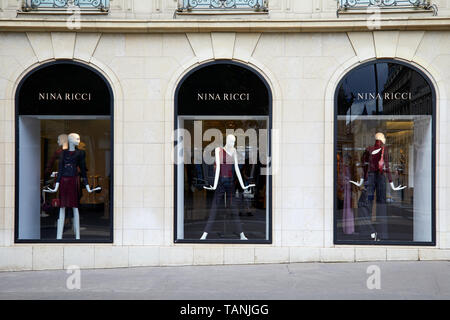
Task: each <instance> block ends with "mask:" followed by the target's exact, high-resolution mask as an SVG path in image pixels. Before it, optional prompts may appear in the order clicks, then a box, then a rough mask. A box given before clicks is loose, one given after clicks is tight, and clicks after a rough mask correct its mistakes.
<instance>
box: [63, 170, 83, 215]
mask: <svg viewBox="0 0 450 320" xmlns="http://www.w3.org/2000/svg"><path fill="white" fill-rule="evenodd" d="M59 200H60V202H61V204H60V206H61V208H78V205H79V203H80V181H79V179H78V177H61V181H60V183H59Z"/></svg>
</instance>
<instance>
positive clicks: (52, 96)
mask: <svg viewBox="0 0 450 320" xmlns="http://www.w3.org/2000/svg"><path fill="white" fill-rule="evenodd" d="M38 99H39V101H91V93H81V92H65V93H58V92H39V98H38Z"/></svg>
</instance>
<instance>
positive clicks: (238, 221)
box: [225, 181, 248, 240]
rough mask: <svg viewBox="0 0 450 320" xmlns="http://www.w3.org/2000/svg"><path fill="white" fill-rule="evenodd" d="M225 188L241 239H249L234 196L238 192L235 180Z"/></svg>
mask: <svg viewBox="0 0 450 320" xmlns="http://www.w3.org/2000/svg"><path fill="white" fill-rule="evenodd" d="M225 190H226V192H227V202H228V203H230V209H231V214H232V219H233V223H234V226H235V230H236V231H237V233H239V237H240V239H241V240H248V239H247V237H246V236H245V234H244V232H243V230H242V224H241V219H240V218H239V208H238V204H237V199H236V197H235V196H234V195H235V192H236V189H235V187H234V181H230V183H229V184H227V185H226V186H225Z"/></svg>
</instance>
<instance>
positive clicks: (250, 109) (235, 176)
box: [174, 60, 272, 243]
mask: <svg viewBox="0 0 450 320" xmlns="http://www.w3.org/2000/svg"><path fill="white" fill-rule="evenodd" d="M271 108H272V94H271V91H270V88H269V85H268V84H267V82H266V81H265V80H264V78H263V77H262V76H261V75H260V74H258V73H257V72H255V71H254V70H253V69H251V68H249V67H248V66H246V65H244V64H241V63H237V62H234V61H229V60H218V61H214V62H210V63H206V64H204V65H201V66H199V67H197V68H195V69H194V70H192V71H191V72H189V73H188V74H187V75H185V76H184V77H183V79H182V80H181V81H180V83H179V85H178V87H177V90H176V93H175V119H174V120H175V129H176V130H177V137H176V141H175V149H176V157H175V159H176V163H175V181H174V184H175V203H174V207H175V233H174V237H175V241H176V242H205V241H206V242H224V243H236V242H238V243H270V242H271V241H272V234H271V203H272V200H271V196H272V193H271V183H272V180H271V176H270V155H271V154H270V152H271V149H270V130H271V127H272V113H271ZM230 135H232V136H234V137H235V139H236V141H235V143H234V145H235V150H236V152H235V155H236V159H237V162H236V163H237V164H238V170H235V166H234V163H235V160H234V159H235V158H234V153H233V151H231V152H230V154H227V153H225V150H224V149H223V147H224V145H225V144H226V143H227V141H228V140H227V138H228V137H229V136H230ZM225 149H227V148H225ZM227 150H230V149H227ZM231 150H233V149H232V148H231ZM216 153H217V154H216ZM217 159H219V161H221V162H219V170H218V171H217V172H216V170H215V168H217V166H216V160H217ZM227 159H228V160H229V161H231V162H232V163H231V166H228V167H227V164H228V163H227V161H226V160H227ZM216 175H217V188H216V189H215V190H207V189H205V188H204V187H207V188H208V187H209V186H214V183H215V178H216ZM240 178H242V184H243V185H244V187H247V186H248V185H255V186H253V187H250V188H248V189H243V188H242V184H241V183H240Z"/></svg>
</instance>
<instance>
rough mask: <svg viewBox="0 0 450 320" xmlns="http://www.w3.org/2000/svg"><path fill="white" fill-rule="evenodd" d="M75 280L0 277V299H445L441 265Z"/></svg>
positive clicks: (257, 268)
mask: <svg viewBox="0 0 450 320" xmlns="http://www.w3.org/2000/svg"><path fill="white" fill-rule="evenodd" d="M75 276H77V273H74V274H68V273H67V272H66V271H65V270H58V271H26V272H0V299H2V300H3V299H39V300H40V299H43V300H48V299H52V300H53V299H56V300H66V299H75V300H78V299H126V300H127V299H139V300H141V299H144V300H147V299H149V300H300V299H313V300H318V299H327V300H328V299H332V300H334V299H367V300H374V299H375V300H376V299H427V300H428V299H433V300H434V299H450V262H445V261H439V262H438V261H430V262H425V261H422V262H420V261H416V262H370V263H302V264H270V265H269V264H267V265H237V266H236V265H226V266H185V267H149V268H147V267H146V268H124V269H95V270H80V272H79V278H75ZM69 277H71V278H70V279H69V281H68V278H69ZM74 279H79V280H80V281H74ZM67 282H69V284H71V285H69V287H74V284H77V283H79V284H80V289H77V288H76V285H75V288H74V289H69V288H68V286H67ZM368 282H369V285H370V287H375V288H374V289H369V288H368ZM377 287H379V289H377Z"/></svg>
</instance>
